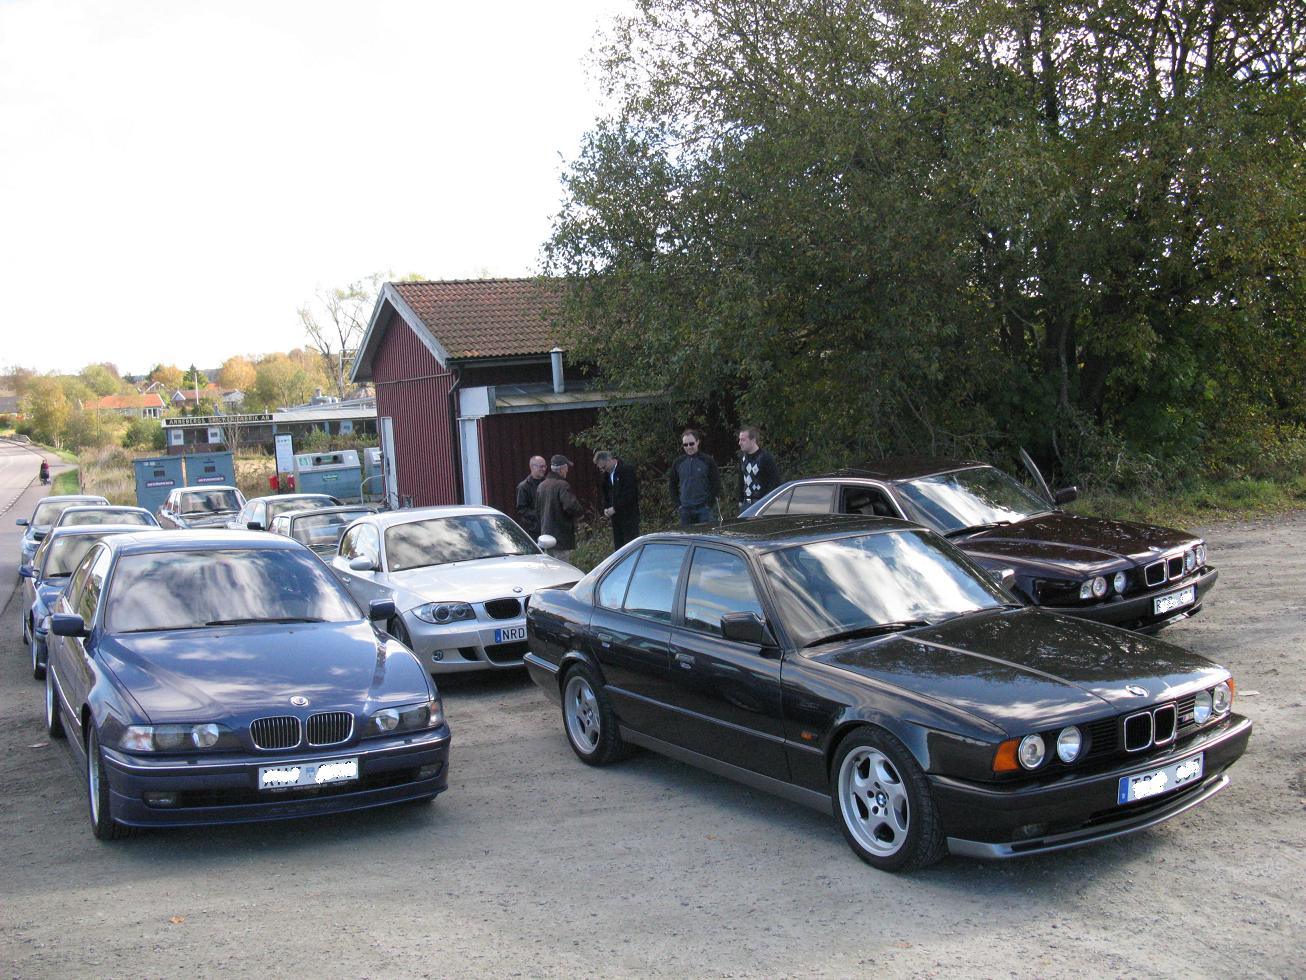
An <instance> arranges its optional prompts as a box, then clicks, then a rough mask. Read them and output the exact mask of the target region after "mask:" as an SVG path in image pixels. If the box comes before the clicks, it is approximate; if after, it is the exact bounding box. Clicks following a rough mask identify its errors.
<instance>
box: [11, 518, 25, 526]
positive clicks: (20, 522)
mask: <svg viewBox="0 0 1306 980" xmlns="http://www.w3.org/2000/svg"><path fill="white" fill-rule="evenodd" d="M14 523H15V524H17V525H18V526H19V527H27V518H26V517H20V518H18V520H16V521H14Z"/></svg>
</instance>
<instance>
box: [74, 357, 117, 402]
mask: <svg viewBox="0 0 1306 980" xmlns="http://www.w3.org/2000/svg"><path fill="white" fill-rule="evenodd" d="M80 378H81V380H82V383H83V384H84V385H86V387H87V388H89V389H90V390H91V391H93V392H94V393H95V394H96V395H99V396H100V397H103V396H105V395H114V394H117V393H118V392H120V391H122V388H123V382H122V378H120V377H118V371H117V369H116V368H114V367H113V365H111V364H88V365H87V366H86V367H84V368H82V373H81V375H80Z"/></svg>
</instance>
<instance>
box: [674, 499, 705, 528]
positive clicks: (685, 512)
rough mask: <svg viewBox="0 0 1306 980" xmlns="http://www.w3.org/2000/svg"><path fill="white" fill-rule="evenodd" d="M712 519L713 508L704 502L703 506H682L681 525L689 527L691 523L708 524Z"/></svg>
mask: <svg viewBox="0 0 1306 980" xmlns="http://www.w3.org/2000/svg"><path fill="white" fill-rule="evenodd" d="M711 521H712V508H711V507H709V506H707V505H706V504H704V505H703V506H701V507H685V506H682V507H681V508H680V526H681V527H688V526H689V525H690V524H708V523H711Z"/></svg>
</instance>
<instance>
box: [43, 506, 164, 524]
mask: <svg viewBox="0 0 1306 980" xmlns="http://www.w3.org/2000/svg"><path fill="white" fill-rule="evenodd" d="M155 523H156V521H155V520H154V518H153V517H151V516H150V515H149V514H146V513H144V512H142V511H139V510H110V509H108V508H105V509H104V510H79V511H77V512H76V513H72V514H66V515H64V517H63V518H62V520H60V522H59V526H60V527H81V526H83V525H86V524H137V525H139V526H141V527H153V526H154V525H155Z"/></svg>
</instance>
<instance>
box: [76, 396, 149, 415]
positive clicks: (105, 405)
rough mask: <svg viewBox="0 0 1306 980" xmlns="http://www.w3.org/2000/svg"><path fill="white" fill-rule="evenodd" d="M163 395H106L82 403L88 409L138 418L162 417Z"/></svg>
mask: <svg viewBox="0 0 1306 980" xmlns="http://www.w3.org/2000/svg"><path fill="white" fill-rule="evenodd" d="M164 407H165V406H164V403H163V397H162V396H161V395H158V394H153V393H151V394H148V395H105V396H104V397H103V398H89V399H87V400H86V402H85V403H84V404H83V405H82V408H84V409H85V410H86V411H91V412H116V413H117V414H118V415H127V416H130V417H132V418H138V419H161V418H163V409H164Z"/></svg>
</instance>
